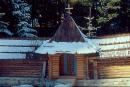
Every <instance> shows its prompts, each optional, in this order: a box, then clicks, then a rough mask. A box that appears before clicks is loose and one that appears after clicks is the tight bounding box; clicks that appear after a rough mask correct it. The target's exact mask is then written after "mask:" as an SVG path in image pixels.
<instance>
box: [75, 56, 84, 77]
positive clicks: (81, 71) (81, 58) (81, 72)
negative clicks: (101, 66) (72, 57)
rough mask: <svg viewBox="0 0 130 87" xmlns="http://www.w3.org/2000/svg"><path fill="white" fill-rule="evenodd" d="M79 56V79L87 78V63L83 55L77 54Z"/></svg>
mask: <svg viewBox="0 0 130 87" xmlns="http://www.w3.org/2000/svg"><path fill="white" fill-rule="evenodd" d="M76 58H77V79H86V67H85V66H86V65H85V62H86V61H85V58H84V56H83V55H76Z"/></svg>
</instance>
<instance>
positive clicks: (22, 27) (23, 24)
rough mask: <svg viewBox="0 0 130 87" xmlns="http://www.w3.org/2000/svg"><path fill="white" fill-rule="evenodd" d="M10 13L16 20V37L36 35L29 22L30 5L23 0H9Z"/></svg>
mask: <svg viewBox="0 0 130 87" xmlns="http://www.w3.org/2000/svg"><path fill="white" fill-rule="evenodd" d="M11 2H12V8H13V11H12V15H13V16H14V17H15V18H16V21H17V26H16V29H17V33H16V34H17V36H18V37H37V36H36V34H37V31H36V30H35V29H33V28H32V24H31V15H30V13H31V6H30V5H28V4H27V3H25V2H24V1H23V0H11Z"/></svg>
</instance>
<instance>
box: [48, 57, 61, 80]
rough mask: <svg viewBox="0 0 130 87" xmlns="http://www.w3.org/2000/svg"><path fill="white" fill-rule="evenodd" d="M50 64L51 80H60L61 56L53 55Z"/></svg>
mask: <svg viewBox="0 0 130 87" xmlns="http://www.w3.org/2000/svg"><path fill="white" fill-rule="evenodd" d="M48 62H49V64H48V70H49V78H50V79H53V78H58V77H59V74H60V73H59V65H60V64H59V62H60V55H53V56H50V57H49V61H48Z"/></svg>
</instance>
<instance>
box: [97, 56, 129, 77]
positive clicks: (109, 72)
mask: <svg viewBox="0 0 130 87" xmlns="http://www.w3.org/2000/svg"><path fill="white" fill-rule="evenodd" d="M97 66H98V78H100V79H102V78H103V79H104V78H105V79H106V78H129V77H130V59H129V58H127V59H109V60H107V59H105V60H98V61H97Z"/></svg>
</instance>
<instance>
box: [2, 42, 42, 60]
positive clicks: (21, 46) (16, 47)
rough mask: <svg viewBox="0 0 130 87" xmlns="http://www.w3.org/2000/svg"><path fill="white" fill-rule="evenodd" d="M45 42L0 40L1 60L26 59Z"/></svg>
mask: <svg viewBox="0 0 130 87" xmlns="http://www.w3.org/2000/svg"><path fill="white" fill-rule="evenodd" d="M43 41H44V40H20V39H19V40H13V39H0V59H26V58H27V54H28V53H34V51H35V50H36V48H37V47H39V46H40V45H41V44H42V43H43Z"/></svg>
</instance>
